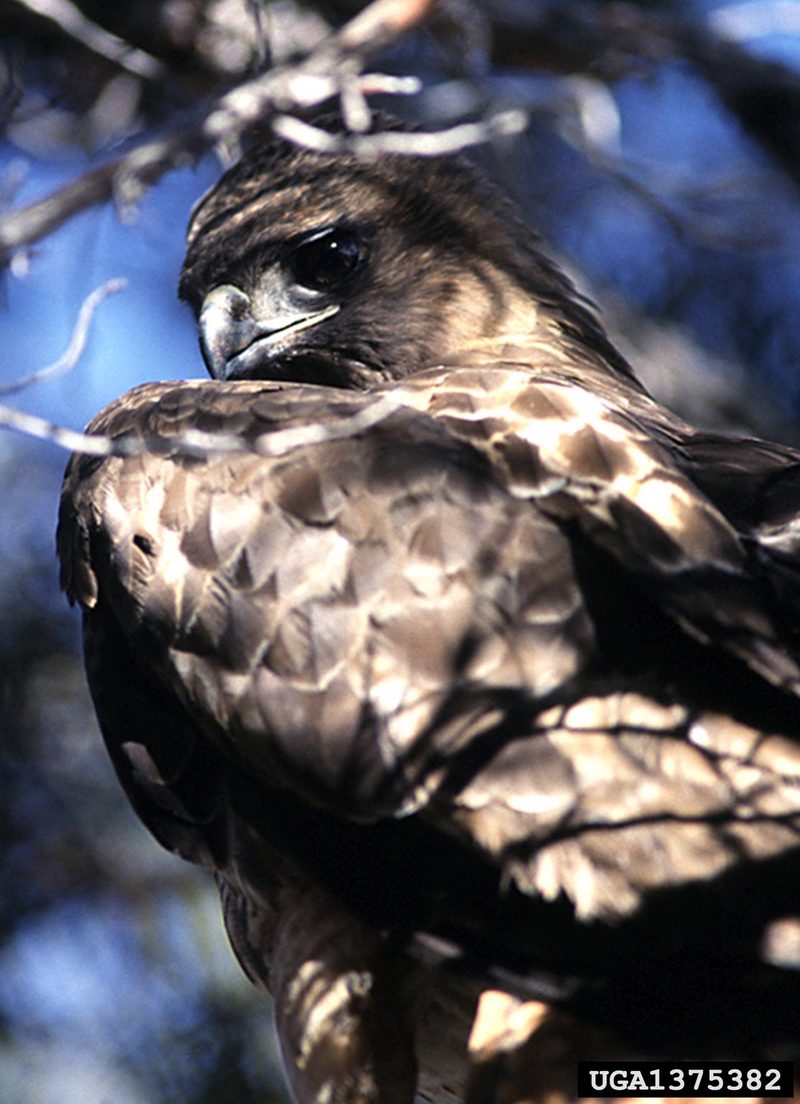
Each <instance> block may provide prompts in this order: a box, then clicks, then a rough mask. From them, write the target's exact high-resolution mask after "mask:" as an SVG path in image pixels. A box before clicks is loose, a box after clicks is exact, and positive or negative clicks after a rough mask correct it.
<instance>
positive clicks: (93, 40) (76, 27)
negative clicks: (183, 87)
mask: <svg viewBox="0 0 800 1104" xmlns="http://www.w3.org/2000/svg"><path fill="white" fill-rule="evenodd" d="M16 2H17V3H18V4H19V5H20V6H21V7H23V8H27V9H28V11H31V12H33V13H34V14H35V15H40V16H42V17H43V18H44V19H49V20H50V21H51V22H52V23H55V24H56V25H57V26H58V28H59V30H60V31H62V33H63V34H66V35H68V36H69V37H70V38H72V39H74V40H75V41H76V42H79V43H80V44H81V46H84V47H85V48H86V49H87V50H91V52H92V53H93V54H98V55H99V56H100V57H103V58H106V59H107V60H109V61H113V62H114V64H115V65H118V66H119V67H120V69H125V70H127V72H129V73H133V75H134V76H136V77H141V78H142V79H144V80H151V81H157V80H163V78H164V76H165V71H164V66H163V65H162V63H161V62H160V61H159V60H158V58H155V57H153V55H152V54H148V53H146V52H145V51H144V50H140V49H139V48H138V47H136V46H131V44H130V43H129V42H126V41H125V40H124V39H122V38H118V37H117V35H115V34H112V33H111V32H110V31H107V30H106V29H105V27H101V26H99V25H98V24H97V23H93V22H92V20H91V19H87V18H86V16H85V15H84V14H83V12H82V11H81V10H80V9H79V8H77V7H76V6H75V4H72V3H70V0H16Z"/></svg>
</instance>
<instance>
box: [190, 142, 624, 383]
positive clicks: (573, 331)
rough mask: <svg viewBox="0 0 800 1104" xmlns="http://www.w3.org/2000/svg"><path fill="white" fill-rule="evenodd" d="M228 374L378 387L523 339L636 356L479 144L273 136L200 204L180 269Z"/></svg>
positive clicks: (215, 371) (613, 357) (209, 349)
mask: <svg viewBox="0 0 800 1104" xmlns="http://www.w3.org/2000/svg"><path fill="white" fill-rule="evenodd" d="M180 295H181V298H183V299H185V300H186V301H188V303H189V304H190V305H191V307H192V309H193V311H194V312H195V315H196V317H197V319H198V323H199V328H200V343H201V347H202V350H203V356H204V358H205V362H206V365H207V367H208V370H209V372H210V373H211V375H212V376H213V377H214V378H216V379H226V380H227V379H243V378H247V379H290V380H296V381H307V382H313V383H320V384H327V385H331V386H337V387H346V388H357V389H365V388H369V387H371V386H372V385H374V384H377V383H380V382H383V381H387V380H392V379H398V378H401V377H403V376H407V375H410V374H412V373H414V372H416V371H419V370H420V369H423V368H426V367H432V366H434V365H437V364H441V363H443V362H447V360H448V358H451V357H453V356H454V355H456V354H458V355H460V356H463V354H464V353H466V352H469V350H471V349H474V348H476V347H477V348H478V349H480V348H481V347H485V346H486V344H487V343H494V349H495V354H496V351H497V341H498V339H501V340H502V339H508V338H512V339H515V340H519V338H520V337H524V338H525V339H533V340H534V341H536V342H537V343H540V344H541V345H542V350H543V352H542V359H543V360H544V361H545V362H547V360H548V357H549V359H550V361H551V362H553V361H556V362H559V363H561V362H562V361H563V360H565V359H571V360H573V361H574V359H575V358H576V357H578V358H579V359H582V360H583V361H584V362H586V361H587V360H588V361H590V362H591V363H592V364H593V365H594V366H600V367H602V368H603V369H605V370H609V371H611V372H612V373H613V374H615V375H618V376H620V375H621V376H624V377H625V378H630V370H629V369H628V367H627V365H626V364H625V362H624V361H623V360H622V358H621V357H620V355H619V354H618V353H617V352H616V351H615V350H614V349H613V347H612V346H611V345H610V343H609V342H608V340H607V339H606V337H605V335H604V334H603V332H602V329H601V328H600V326H599V324H598V323H597V321H596V320H595V318H594V316H593V315H592V313H591V311H590V310H589V309H588V308H587V306H586V304H585V303H584V302H583V301H582V300H581V299H580V297H579V296H578V295H577V293H576V292H575V290H574V288H573V287H572V285H571V283H570V282H569V280H568V279H567V278H566V277H565V276H564V275H563V274H562V273H561V272H560V271H558V270H557V269H556V268H555V266H554V265H552V264H551V263H550V262H549V261H548V260H547V259H546V258H545V257H544V256H543V255H542V253H541V252H540V251H539V249H538V243H537V239H536V238H535V236H534V234H533V233H532V231H531V230H530V229H529V228H528V227H527V226H526V225H525V224H524V223H523V222H522V221H521V220H520V218H519V215H518V214H517V213H516V209H515V208H514V207H513V205H512V204H511V203H510V202H509V201H508V200H507V199H506V198H505V197H504V196H502V195H501V194H500V193H499V192H498V191H497V190H496V189H495V188H494V186H492V185H491V184H490V183H489V182H487V180H486V179H485V177H484V176H483V175H482V174H479V173H478V172H477V171H476V170H475V168H474V167H473V166H472V165H471V164H470V163H469V162H468V161H467V160H466V159H464V158H447V159H439V158H437V159H427V160H423V159H421V158H419V157H406V156H401V155H397V154H391V155H390V154H385V155H382V156H380V157H376V158H373V159H371V160H364V159H361V158H359V157H357V156H355V155H341V154H336V155H330V154H328V155H326V154H321V153H317V152H312V151H309V150H305V149H298V148H297V147H295V146H293V145H290V144H289V143H286V142H281V141H278V142H272V143H270V144H267V145H259V146H257V147H255V148H253V149H252V150H251V151H250V152H249V153H247V154H246V155H245V156H244V158H243V159H242V160H241V161H239V162H238V163H237V164H236V165H235V166H234V167H233V168H231V169H230V170H229V171H228V172H227V173H225V175H224V176H223V177H222V178H221V180H220V181H219V182H218V183H217V184H216V185H215V186H214V187H213V188H212V189H211V191H210V192H209V193H208V194H207V195H206V196H205V197H204V198H203V199H202V200H201V201H200V203H199V204H198V206H197V207H196V209H195V211H194V212H193V215H192V218H191V222H190V225H189V232H188V249H187V253H186V260H185V263H184V268H183V272H182V275H181V282H180Z"/></svg>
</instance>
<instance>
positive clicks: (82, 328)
mask: <svg viewBox="0 0 800 1104" xmlns="http://www.w3.org/2000/svg"><path fill="white" fill-rule="evenodd" d="M127 282H128V281H127V280H125V279H124V278H123V277H122V276H115V277H114V278H113V279H111V280H106V282H105V283H104V284H101V285H100V287H98V288H95V290H94V291H92V292H90V293H89V295H87V296H86V298H85V299H84V301H83V303H82V304H81V308H80V310H79V311H78V318H77V321H76V322H75V326H74V328H73V331H72V336H71V337H70V339H69V344H68V345H67V348H66V349H65V350H64V352H63V353H62V354H61V356H60V357H59V358H58V360H56V361H54V362H53V363H52V364H48V365H47V366H46V367H45V368H37V369H36V371H35V372H29V373H28V375H27V376H20V378H19V379H15V380H12V381H11V382H10V383H3V384H0V395H13V394H14V393H15V392H16V391H23V390H24V389H25V388H27V387H30V386H31V385H32V384H34V383H41V381H42V380H50V379H54V378H55V377H56V376H61V375H64V374H65V373H67V372H71V371H72V369H73V368H74V367H75V365H76V364H77V363H78V361H79V360H80V358H81V356H82V355H83V350H84V349H85V348H86V340H87V338H88V336H89V328H90V326H91V324H92V319H93V318H94V314H95V311H96V310H97V308H98V307H99V306H100V304H101V303H102V302H103V300H104V299H107V298H108V296H109V295H114V294H116V292H118V291H122V289H123V288H124V287H125V286H126V285H127Z"/></svg>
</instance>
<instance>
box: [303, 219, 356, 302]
mask: <svg viewBox="0 0 800 1104" xmlns="http://www.w3.org/2000/svg"><path fill="white" fill-rule="evenodd" d="M362 259H363V254H362V249H361V243H360V242H359V240H358V238H357V237H356V235H355V234H354V233H352V231H348V230H323V231H321V232H320V233H318V234H315V235H314V237H312V238H306V240H305V241H303V242H301V243H300V244H299V245H297V246H295V248H294V249H293V250H292V252H291V253H290V254H289V257H288V259H287V262H286V263H287V266H288V268H289V271H290V272H291V274H292V278H293V279H294V281H295V282H296V283H298V284H302V285H303V287H306V288H309V289H310V290H311V291H333V290H334V289H335V288H337V287H338V286H339V285H340V284H343V283H344V282H345V281H346V280H347V279H349V277H350V276H352V275H353V273H354V272H355V270H356V269H357V268H358V267H359V265H360V264H361V261H362Z"/></svg>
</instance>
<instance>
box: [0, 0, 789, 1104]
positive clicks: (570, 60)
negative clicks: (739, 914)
mask: <svg viewBox="0 0 800 1104" xmlns="http://www.w3.org/2000/svg"><path fill="white" fill-rule="evenodd" d="M35 7H36V5H35V4H33V3H30V4H28V3H26V2H17V0H3V2H2V3H0V124H2V134H1V135H0V236H2V227H3V220H4V219H5V218H7V217H8V216H10V215H12V214H13V213H14V212H15V211H17V210H18V209H19V208H21V207H24V205H26V204H27V203H30V202H32V201H34V200H36V199H38V198H40V197H42V196H44V195H47V194H49V193H51V192H53V191H54V190H57V189H59V188H61V187H63V186H64V185H66V184H68V183H69V182H71V181H73V180H76V179H77V178H79V177H80V176H81V174H83V173H85V172H87V171H88V170H89V169H91V168H92V167H94V166H97V165H102V164H105V163H107V162H108V161H109V160H110V159H111V158H114V157H117V156H119V155H120V154H121V153H124V152H125V151H127V150H129V149H131V148H133V147H134V146H135V145H136V143H137V142H141V141H142V140H144V139H147V138H148V137H150V136H152V135H153V134H157V133H158V128H161V127H164V126H172V127H176V126H177V127H179V126H180V125H181V119H182V118H183V117H184V116H186V115H187V114H188V113H190V112H192V111H195V110H196V109H197V107H198V105H201V106H202V104H203V103H204V102H206V101H207V102H209V103H210V102H211V99H212V98H213V97H214V96H217V95H219V94H220V93H222V92H223V91H225V90H226V89H227V88H230V87H232V86H233V85H235V84H236V83H237V82H238V81H241V80H242V79H244V78H245V77H247V76H248V75H251V74H252V73H253V72H254V71H256V70H257V68H258V67H259V66H260V65H263V64H265V55H266V56H267V59H268V60H269V59H271V60H272V61H280V60H281V59H282V58H291V57H294V56H300V55H302V53H303V51H304V50H307V49H308V48H310V47H311V46H313V45H314V43H315V42H316V41H318V40H319V38H320V37H321V36H322V35H323V34H324V33H325V32H326V30H327V29H329V28H330V27H334V26H337V25H338V24H339V23H340V22H341V21H342V20H344V19H345V18H347V17H348V16H349V15H350V14H352V11H353V10H356V9H358V7H359V5H358V4H357V3H356V4H352V3H347V2H344V0H339V2H336V3H327V4H324V3H319V4H311V3H309V4H300V3H297V4H296V3H291V2H288V0H286V2H283V0H282V2H280V3H273V4H250V5H248V4H247V3H246V2H245V0H219V2H209V0H206V2H202V0H172V2H167V0H132V2H130V3H128V4H126V5H124V8H125V11H124V12H123V11H121V10H117V9H122V7H123V5H107V4H102V3H99V2H97V3H91V2H90V0H80V3H75V4H72V3H66V2H65V3H64V4H63V11H62V14H61V16H60V17H59V19H58V20H56V21H53V20H46V19H43V18H42V17H41V16H40V15H37V14H36V12H35V10H34V8H35ZM109 9H113V11H111V10H109ZM256 16H258V18H256ZM98 27H100V28H102V29H104V30H105V31H106V32H108V31H111V32H113V33H114V34H115V35H116V36H117V40H116V41H117V42H118V43H119V42H121V43H122V44H123V47H124V44H125V43H127V44H128V45H132V46H135V47H137V48H139V49H140V50H141V51H144V52H146V58H149V59H151V61H152V62H153V64H150V63H148V62H147V60H146V59H145V60H144V61H142V58H141V57H140V56H139V55H138V54H131V53H130V51H128V53H127V54H126V53H125V52H124V49H123V51H122V54H121V55H119V56H118V54H119V51H118V54H115V53H114V50H113V49H112V45H111V44H110V40H108V39H103V38H102V37H101V39H100V41H99V45H98V43H97V42H96V41H95V39H94V37H93V34H94V32H93V30H92V28H94V29H95V30H96V29H97V28H98ZM120 58H121V59H122V60H120ZM148 65H149V69H148ZM137 67H138V68H139V69H142V68H143V69H144V70H146V72H144V73H141V72H137V71H136V70H137ZM373 67H374V68H377V69H381V70H383V71H389V72H397V73H414V74H417V75H419V76H420V77H421V79H422V82H423V84H422V91H421V92H420V94H419V95H417V96H416V97H414V98H413V99H410V100H408V101H404V102H403V103H402V104H399V105H396V109H398V110H402V111H404V112H405V113H406V114H408V115H409V117H411V118H413V119H416V120H420V121H422V122H423V123H424V124H425V125H426V126H428V127H431V128H439V127H445V126H449V125H451V124H453V123H455V122H457V121H459V120H461V119H462V118H464V117H470V118H475V117H481V116H485V115H486V114H487V113H491V112H492V111H495V110H499V109H504V108H508V107H522V108H524V109H525V110H526V111H527V112H528V113H529V116H530V119H529V125H528V128H527V130H526V131H525V133H524V134H522V135H519V136H516V137H508V138H504V139H502V140H499V141H497V142H495V143H494V144H493V145H490V146H489V147H488V148H486V149H485V150H483V151H482V153H481V157H482V159H484V160H485V161H486V162H487V164H488V165H489V167H490V168H491V171H493V172H494V174H495V175H496V176H497V177H498V179H499V180H500V181H501V182H502V184H503V185H504V186H505V187H506V188H508V189H510V190H511V191H512V192H513V193H514V194H515V195H516V196H517V197H518V198H519V200H520V202H521V204H522V205H523V207H524V209H525V211H526V213H527V215H528V217H529V218H530V220H531V222H532V223H533V224H534V225H535V226H536V227H537V228H538V229H539V231H540V232H541V234H542V236H543V237H544V239H545V241H546V242H547V244H548V247H549V248H550V249H551V250H552V251H553V252H554V253H555V254H556V255H557V256H558V257H559V258H560V259H561V260H562V261H563V262H564V263H566V264H567V265H568V266H569V267H570V270H571V271H572V272H573V274H574V276H575V278H576V280H578V282H579V283H580V285H581V287H583V288H584V289H586V290H587V291H588V292H589V293H590V294H591V295H592V296H593V297H594V298H595V299H596V300H597V301H599V302H600V303H601V304H602V309H603V314H604V317H605V318H606V319H607V321H608V323H609V325H610V326H611V328H612V330H613V331H614V333H615V335H617V337H618V339H619V340H620V341H621V342H622V343H623V345H624V347H625V350H626V352H628V354H629V355H630V356H631V358H632V359H633V360H634V363H635V364H636V365H637V367H638V368H639V369H640V370H641V374H642V375H643V376H644V377H645V378H646V380H647V381H648V383H649V385H650V386H651V387H652V389H653V390H655V391H656V392H657V393H658V394H659V395H660V396H662V397H664V398H665V400H666V401H668V402H670V403H671V404H673V405H675V406H676V407H677V408H678V409H679V410H680V411H681V412H682V413H684V415H685V416H686V417H688V418H690V419H691V420H694V421H697V422H701V423H704V424H710V425H715V426H726V427H729V428H736V429H742V428H744V429H752V430H755V431H758V432H762V433H765V434H767V435H772V436H775V437H781V438H783V439H785V440H796V439H797V438H798V426H799V425H800V322H799V321H798V316H799V315H800V309H799V308H800V218H799V217H798V216H799V215H800V194H799V193H798V186H799V185H800V178H798V175H797V174H798V173H799V172H800V108H799V107H798V105H800V73H798V70H800V3H772V2H769V0H761V2H758V0H756V2H752V3H739V4H733V3H730V4H717V3H689V2H682V3H678V2H676V3H662V4H656V3H650V4H646V3H642V4H639V5H637V4H601V3H580V4H567V3H561V4H553V5H548V4H540V3H535V2H534V0H500V2H493V3H492V4H486V5H484V6H481V5H480V4H477V3H475V4H472V3H468V2H466V0H452V2H450V3H445V4H444V5H443V7H442V10H441V12H440V15H439V17H438V19H437V21H436V22H435V23H434V25H433V27H432V28H431V29H429V30H423V31H416V32H413V33H412V34H411V35H410V36H409V37H408V38H406V39H405V40H404V41H402V42H400V43H398V44H397V45H395V46H394V47H393V48H392V49H390V50H389V51H388V52H386V53H385V54H384V55H382V56H381V57H380V58H379V59H378V60H377V61H376V62H375V63H373ZM132 69H133V70H134V71H131V70H132ZM218 172H219V160H218V159H217V157H216V156H215V154H214V153H213V152H208V153H206V154H205V155H204V156H201V157H200V158H199V160H197V162H196V163H195V164H186V165H185V166H183V167H181V168H179V169H175V170H173V171H170V172H168V173H166V174H165V175H163V176H162V177H161V179H160V180H159V181H158V182H157V183H156V184H155V185H154V186H153V187H152V189H150V190H149V191H148V192H147V193H146V194H145V195H143V196H142V197H141V198H140V199H139V201H138V202H136V203H135V204H123V205H120V204H117V205H115V204H113V203H106V204H105V205H101V206H95V207H91V208H90V209H88V210H86V211H85V212H84V213H82V214H80V215H78V216H77V217H75V218H72V219H69V220H67V221H64V222H63V224H62V225H60V226H59V227H58V228H57V229H55V230H54V231H53V232H52V233H50V234H48V235H46V236H44V237H42V238H41V240H38V241H35V242H31V243H29V244H23V245H21V246H19V247H17V248H14V249H11V250H7V251H6V256H5V261H6V269H5V275H4V277H3V281H2V290H1V291H0V295H2V300H1V301H0V350H1V352H0V385H1V384H4V383H8V382H11V381H13V380H15V379H19V378H20V377H22V376H24V375H25V374H27V373H29V372H31V371H32V370H34V369H38V368H41V367H44V366H46V365H48V364H50V363H52V362H53V361H54V360H55V359H56V358H57V357H58V356H59V355H60V354H61V353H62V352H63V350H64V349H65V348H66V346H67V344H68V342H69V338H70V333H71V331H72V328H73V326H74V324H75V320H76V317H77V315H78V311H79V309H80V306H81V303H82V302H83V301H84V300H85V298H86V296H87V295H89V293H90V292H91V291H92V290H93V289H94V288H96V287H97V286H98V285H99V284H101V283H102V282H103V281H104V280H106V279H108V278H109V277H112V276H123V277H125V278H126V280H127V286H126V288H125V290H124V291H122V292H121V293H119V294H117V295H115V296H114V297H113V298H109V299H108V300H106V301H105V302H104V303H103V304H102V305H101V307H100V308H99V309H98V312H97V314H96V316H95V318H94V320H93V325H92V328H91V333H90V337H89V341H88V345H87V348H86V350H85V352H84V354H83V355H82V356H81V357H80V359H79V361H78V363H77V365H76V366H75V367H74V368H73V370H72V371H71V372H70V373H69V374H67V375H64V376H62V377H60V378H58V379H53V380H50V381H47V382H41V383H37V384H35V385H32V386H30V387H28V388H26V389H25V390H24V391H22V392H21V393H18V394H15V395H13V396H11V397H9V399H8V401H9V403H12V404H13V405H14V406H16V407H17V408H18V409H20V410H25V411H30V412H33V413H37V414H41V415H44V416H45V417H47V418H49V419H52V420H54V421H57V422H59V423H61V424H64V425H68V426H71V427H73V428H80V427H81V426H82V425H83V423H84V422H85V421H86V420H87V419H88V418H89V417H90V416H91V414H92V413H94V412H95V411H96V410H97V409H99V408H100V407H101V406H102V405H103V404H104V403H106V402H107V401H109V400H110V399H111V398H113V397H115V396H116V395H118V394H120V393H121V392H122V391H124V390H125V389H127V388H128V387H130V386H133V385H134V384H136V383H139V382H143V381H145V380H154V379H165V378H174V377H186V376H196V375H202V374H203V367H202V362H201V360H200V357H199V353H198V351H197V346H196V341H195V336H194V331H193V325H192V322H191V319H190V318H189V316H188V313H187V311H186V310H185V309H184V308H182V307H181V306H180V305H179V304H178V303H177V301H176V298H175V285H176V281H177V275H178V271H179V267H180V262H181V256H182V249H183V231H184V227H185V225H186V221H187V217H188V212H189V209H190V207H191V204H192V203H193V201H194V200H195V199H196V198H197V197H198V196H199V195H200V194H201V193H202V192H203V190H204V189H205V188H207V187H208V186H209V185H210V184H211V183H212V182H213V180H214V179H215V177H216V176H217V175H218ZM1 400H2V396H0V401H1ZM65 461H66V453H65V452H64V451H63V450H61V449H60V448H59V447H58V446H56V445H55V444H53V443H52V442H49V443H40V442H35V441H33V440H31V439H30V438H27V437H25V436H22V435H20V434H18V433H14V432H10V431H0V492H2V493H1V494H0V511H2V512H1V513H0V1104H29V1102H30V1104H34V1102H35V1104H51V1102H52V1104H173V1102H174V1104H178V1102H182V1104H203V1102H206V1101H208V1102H211V1101H214V1102H215V1104H229V1102H230V1104H232V1102H234V1101H236V1102H237V1104H249V1102H251V1101H262V1102H263V1101H268V1100H279V1099H285V1098H284V1096H283V1095H282V1094H283V1092H284V1090H283V1088H282V1079H281V1075H280V1072H279V1067H278V1061H277V1057H276V1052H275V1044H274V1041H273V1036H272V1032H271V1021H270V1015H271V1014H270V1009H269V1007H268V1004H267V1002H266V1001H265V1000H264V999H263V998H261V997H260V996H258V994H256V993H255V991H254V990H252V989H251V987H250V986H249V984H248V983H247V982H246V980H245V979H244V978H243V976H242V975H241V974H240V972H239V970H238V967H237V966H236V965H235V963H234V961H233V958H232V956H231V954H230V952H229V950H228V947H227V943H226V940H225V937H224V934H223V931H222V922H221V919H220V916H219V908H218V904H217V900H216V892H215V889H214V886H213V884H211V882H210V879H208V878H207V877H206V876H204V875H203V874H201V873H200V872H197V871H195V870H193V869H191V868H190V867H188V866H187V865H185V864H183V863H181V862H180V861H179V860H177V859H175V858H173V857H172V856H170V855H167V854H166V853H163V852H162V851H161V850H160V849H159V848H158V847H157V845H156V844H155V843H154V842H153V841H152V840H151V839H150V838H149V836H148V835H147V834H146V832H145V831H144V829H143V828H141V827H140V826H139V824H138V822H137V821H136V820H135V818H134V817H133V814H132V813H130V812H129V810H128V808H127V805H126V803H125V801H124V799H123V797H122V794H121V791H119V790H118V788H117V786H116V783H115V780H114V778H113V775H112V772H111V768H110V766H109V764H108V763H107V761H106V758H105V754H104V752H103V750H102V747H101V743H100V738H99V735H98V733H97V730H96V725H95V722H94V718H93V714H92V710H91V706H90V704H89V702H88V699H87V694H86V690H85V686H84V681H83V673H82V667H81V661H80V656H79V627H78V617H77V614H75V612H74V611H70V610H69V609H68V608H67V606H66V604H65V603H64V601H63V598H62V597H61V595H60V594H59V592H58V585H57V575H56V566H55V560H54V554H53V532H54V527H55V515H56V509H57V499H58V489H59V484H60V478H61V472H62V470H63V466H64V463H65Z"/></svg>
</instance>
